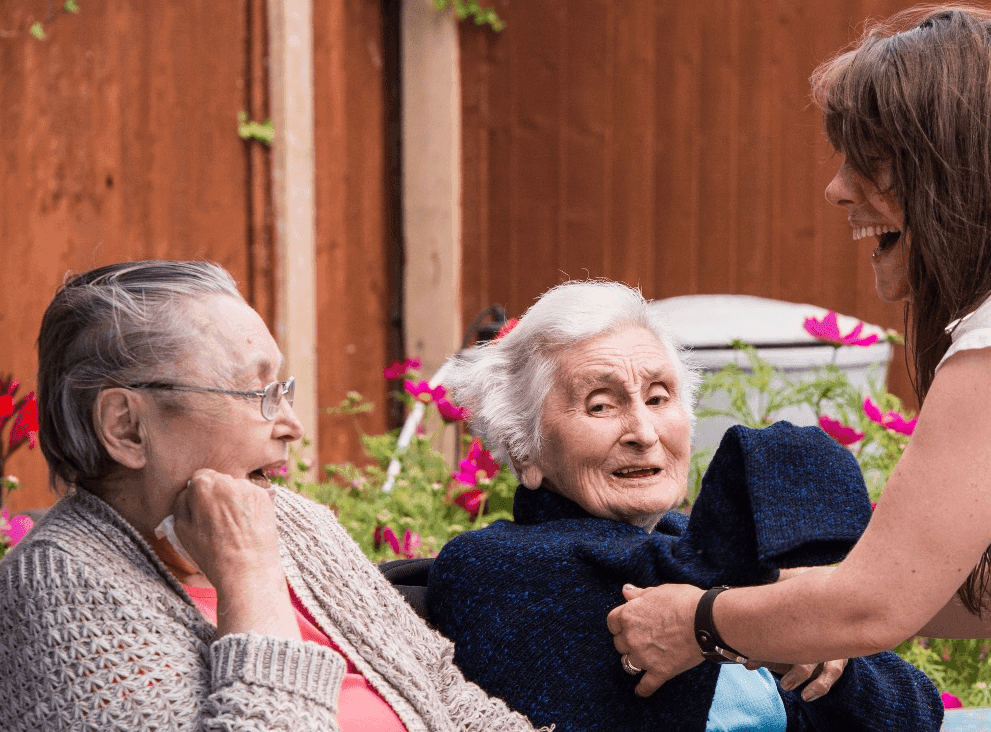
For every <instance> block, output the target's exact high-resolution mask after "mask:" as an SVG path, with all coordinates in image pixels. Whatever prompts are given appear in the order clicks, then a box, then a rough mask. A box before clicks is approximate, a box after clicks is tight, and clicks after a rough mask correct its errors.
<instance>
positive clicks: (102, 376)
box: [0, 262, 531, 732]
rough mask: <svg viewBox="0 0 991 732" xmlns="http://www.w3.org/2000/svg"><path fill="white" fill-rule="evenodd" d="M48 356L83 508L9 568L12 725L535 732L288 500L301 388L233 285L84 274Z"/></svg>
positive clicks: (70, 480)
mask: <svg viewBox="0 0 991 732" xmlns="http://www.w3.org/2000/svg"><path fill="white" fill-rule="evenodd" d="M38 356H39V369H38V408H39V424H40V435H39V438H40V442H41V448H42V451H43V453H44V455H45V458H46V460H47V461H48V465H49V468H50V471H51V479H52V485H53V487H56V486H57V487H60V488H61V489H62V490H63V492H64V493H65V494H66V495H65V496H64V497H63V498H62V499H61V500H60V501H59V502H58V503H57V504H56V506H55V507H53V508H52V509H51V510H50V511H49V512H48V513H47V514H46V516H45V518H44V519H43V520H42V521H41V522H40V523H39V524H38V525H37V527H36V528H35V530H34V531H33V532H32V534H31V535H30V536H29V537H28V538H26V539H25V540H23V541H22V542H21V543H19V544H18V545H17V546H16V547H15V548H14V549H13V550H11V551H10V552H9V553H8V554H7V555H6V556H5V557H4V559H3V561H2V562H0V699H2V702H0V729H3V730H4V731H5V732H19V731H21V730H24V731H26V730H40V729H45V730H49V729H51V730H56V729H58V730H63V729H65V730H84V729H85V730H112V729H113V730H128V731H129V732H134V731H136V730H177V729H183V730H187V729H188V730H194V729H195V730H201V729H202V730H206V729H210V730H242V729H243V730H266V731H268V730H292V732H304V731H305V730H313V732H317V731H319V732H327V730H344V731H345V732H347V730H352V731H355V730H367V729H375V730H388V731H393V732H396V731H399V730H445V731H447V730H479V731H481V730H493V729H498V730H530V729H531V727H530V725H529V724H528V723H527V721H526V719H525V718H524V717H522V716H521V715H519V714H516V713H514V712H511V711H510V710H509V709H508V708H507V707H506V706H505V704H503V703H502V702H500V701H498V700H495V699H491V698H489V697H488V696H487V695H486V694H484V693H483V692H482V691H481V690H480V689H479V688H478V687H477V686H475V685H474V684H470V683H468V682H466V681H465V680H464V678H463V677H462V676H461V674H460V673H459V672H458V671H457V669H456V668H455V667H454V665H453V664H452V662H451V656H452V649H451V644H450V642H449V641H447V640H445V639H443V638H441V637H440V636H439V635H437V634H436V633H435V632H434V631H432V630H431V629H429V628H428V627H427V626H426V625H425V624H423V623H422V622H421V621H420V619H419V618H418V617H417V616H416V614H415V613H414V612H413V611H412V609H410V608H409V607H408V606H407V605H406V604H405V602H404V600H403V599H402V597H401V596H400V595H399V594H398V593H397V592H396V591H395V590H393V589H392V587H391V586H390V585H389V584H388V583H387V582H386V581H385V579H384V578H383V577H382V575H381V574H380V573H379V572H378V570H377V569H376V568H375V567H374V566H373V565H372V564H371V563H369V562H368V561H367V560H366V559H365V557H364V556H363V555H362V554H361V552H360V550H359V549H358V547H357V545H356V544H354V542H352V541H351V540H350V539H349V537H348V536H347V535H346V533H345V532H344V530H343V529H342V528H341V526H340V525H339V524H338V523H337V521H336V520H335V518H334V516H333V514H332V513H331V512H330V511H328V510H327V509H326V508H325V507H322V506H319V505H317V504H314V503H312V502H310V501H307V500H305V499H303V498H301V497H300V496H297V495H296V494H295V493H293V492H292V491H289V490H284V489H281V488H275V487H273V486H271V485H269V482H268V480H267V479H266V477H265V476H266V473H268V472H270V471H272V470H276V469H280V468H282V467H283V466H285V464H286V460H287V458H288V456H289V453H288V451H289V445H290V443H291V442H293V441H295V440H298V439H299V438H300V437H301V435H302V433H303V428H302V425H301V424H300V422H299V420H298V419H297V418H296V415H295V413H294V412H293V409H292V401H293V387H294V382H293V379H292V378H289V379H287V380H285V381H281V380H280V378H279V376H278V374H279V371H280V369H281V368H282V355H281V354H280V353H279V349H278V347H277V346H276V343H275V341H274V340H273V338H272V336H271V335H270V333H269V331H268V329H267V328H266V326H265V324H264V323H263V321H262V319H261V318H260V317H259V316H258V314H257V313H256V312H255V311H254V310H252V309H251V308H250V307H249V306H248V305H247V303H245V301H244V300H243V298H242V297H241V295H240V294H239V293H238V291H237V287H236V285H235V283H234V281H233V280H232V279H231V277H230V275H229V274H228V273H227V272H226V271H224V270H223V269H222V268H220V267H218V266H216V265H212V264H209V263H202V262H133V263H125V264H116V265H111V266H107V267H103V268H100V269H97V270H94V271H91V272H88V273H85V274H81V275H77V276H74V277H71V278H69V279H68V280H67V281H66V282H65V284H64V285H63V286H62V287H61V288H60V289H59V291H58V292H57V293H56V295H55V298H54V300H53V301H52V303H51V304H50V305H49V307H48V310H47V311H46V313H45V315H44V319H43V321H42V326H41V334H40V336H39V339H38ZM266 489H267V490H266ZM162 526H165V527H167V528H166V530H165V531H164V533H163V532H162V531H156V529H159V528H160V527H162ZM170 537H171V540H170Z"/></svg>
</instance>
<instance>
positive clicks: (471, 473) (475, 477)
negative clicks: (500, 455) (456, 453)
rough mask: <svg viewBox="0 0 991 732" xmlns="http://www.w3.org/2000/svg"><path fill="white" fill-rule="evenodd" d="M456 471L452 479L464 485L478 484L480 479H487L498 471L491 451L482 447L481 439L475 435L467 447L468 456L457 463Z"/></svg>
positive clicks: (497, 465) (497, 464)
mask: <svg viewBox="0 0 991 732" xmlns="http://www.w3.org/2000/svg"><path fill="white" fill-rule="evenodd" d="M458 468H459V470H458V472H456V473H455V474H454V476H453V477H454V479H455V480H456V481H458V482H459V483H464V484H465V485H471V486H474V485H478V483H479V481H481V480H486V481H487V480H489V479H491V478H493V477H495V474H496V473H498V472H499V463H497V462H496V461H495V460H494V459H493V457H492V453H490V452H489V451H488V450H486V449H485V448H484V447H482V441H481V440H479V439H478V438H477V437H476V438H475V439H474V440H472V443H471V447H470V448H469V449H468V457H466V458H465V459H464V460H462V461H461V462H460V463H458Z"/></svg>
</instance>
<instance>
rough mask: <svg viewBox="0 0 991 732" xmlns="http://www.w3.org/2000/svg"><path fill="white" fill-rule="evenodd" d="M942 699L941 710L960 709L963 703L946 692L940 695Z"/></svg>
mask: <svg viewBox="0 0 991 732" xmlns="http://www.w3.org/2000/svg"><path fill="white" fill-rule="evenodd" d="M940 697H941V698H942V699H943V709H962V708H963V702H961V701H960V699H959V697H956V696H954V695H953V694H951V693H950V692H948V691H944V692H943V693H942V694H940Z"/></svg>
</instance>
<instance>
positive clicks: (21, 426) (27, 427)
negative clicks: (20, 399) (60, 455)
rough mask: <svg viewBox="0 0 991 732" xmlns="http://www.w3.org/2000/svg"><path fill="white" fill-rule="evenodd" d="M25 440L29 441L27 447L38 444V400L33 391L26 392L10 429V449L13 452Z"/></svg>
mask: <svg viewBox="0 0 991 732" xmlns="http://www.w3.org/2000/svg"><path fill="white" fill-rule="evenodd" d="M25 440H28V441H29V445H28V447H34V446H35V445H37V444H38V400H37V399H35V398H34V392H33V391H32V392H31V393H30V394H28V398H27V401H25V402H24V405H23V406H22V407H21V409H20V411H18V413H17V419H15V420H14V426H13V427H11V429H10V451H11V452H13V451H14V450H15V449H17V447H18V446H20V444H21V443H22V442H24V441H25Z"/></svg>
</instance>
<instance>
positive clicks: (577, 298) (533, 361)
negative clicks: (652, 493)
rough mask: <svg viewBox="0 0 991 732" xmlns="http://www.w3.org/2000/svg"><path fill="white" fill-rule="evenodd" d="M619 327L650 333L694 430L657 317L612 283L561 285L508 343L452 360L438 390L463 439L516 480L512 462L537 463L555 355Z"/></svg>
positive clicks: (692, 380)
mask: <svg viewBox="0 0 991 732" xmlns="http://www.w3.org/2000/svg"><path fill="white" fill-rule="evenodd" d="M626 326H638V327H641V328H644V329H646V330H648V331H650V332H651V333H653V334H654V336H655V337H656V338H657V340H658V341H659V342H660V344H661V345H662V346H663V348H664V350H665V351H666V352H667V354H668V356H669V358H670V359H671V363H672V364H673V365H674V367H675V372H676V374H677V377H678V385H679V386H678V393H679V397H680V399H681V402H682V405H683V407H684V409H685V413H686V414H687V415H688V419H689V423H690V424H691V425H692V426H693V427H694V424H695V413H694V410H693V403H694V400H695V392H696V390H697V389H698V385H699V379H700V377H699V374H698V371H697V370H696V368H695V367H694V366H692V365H691V364H690V363H688V362H686V360H685V359H684V351H683V350H682V349H681V348H679V347H678V346H677V345H675V343H674V341H673V340H672V339H671V337H670V336H669V335H668V333H667V330H666V323H665V322H664V320H663V316H661V315H660V314H658V313H657V312H656V311H652V310H651V308H650V307H649V304H648V302H647V301H646V300H645V299H644V297H643V295H642V294H641V293H640V290H639V289H635V288H632V287H627V286H626V285H623V284H620V283H619V282H610V281H607V280H591V281H581V282H566V283H564V284H562V285H558V286H557V287H554V288H552V289H550V290H548V291H547V292H545V293H544V294H543V295H542V296H541V297H540V298H539V299H538V300H537V302H536V303H534V304H533V305H532V306H531V307H530V309H529V310H527V311H526V313H525V314H524V315H523V316H522V317H521V318H520V320H519V323H518V324H517V325H516V327H515V328H514V329H513V330H512V331H510V332H509V334H508V335H506V336H504V337H503V338H501V339H499V340H497V341H493V342H490V343H484V344H481V345H480V346H476V347H475V348H474V349H472V350H471V351H468V352H463V353H462V354H460V355H459V356H456V357H455V358H454V359H453V360H452V363H451V364H450V365H449V367H448V369H447V372H446V375H445V378H444V385H445V387H446V388H447V389H448V391H449V392H450V394H451V397H452V398H453V400H454V401H455V402H456V403H458V404H460V405H461V406H464V407H467V408H468V410H469V411H470V412H471V417H470V419H469V422H468V425H469V428H470V429H471V431H472V432H474V433H475V434H477V435H479V436H480V437H481V438H482V439H483V440H484V441H485V444H486V446H487V447H488V448H489V450H490V451H491V452H492V454H493V456H494V457H495V458H496V459H497V460H500V461H502V462H504V463H508V464H509V465H510V466H511V467H512V468H513V471H514V472H515V473H516V474H517V477H519V472H518V466H517V465H516V464H514V462H520V461H524V460H531V461H532V460H536V459H539V457H540V451H541V429H540V417H541V413H542V410H543V405H544V400H545V399H546V397H547V394H548V393H549V392H550V390H551V387H552V386H553V385H554V379H555V373H556V370H557V361H558V357H559V355H560V354H561V352H562V351H564V350H566V349H567V348H569V347H571V346H575V345H577V344H579V343H582V342H584V341H588V340H592V339H594V338H598V337H599V336H602V335H606V334H608V333H611V332H615V331H617V330H619V329H620V328H622V327H626Z"/></svg>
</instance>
